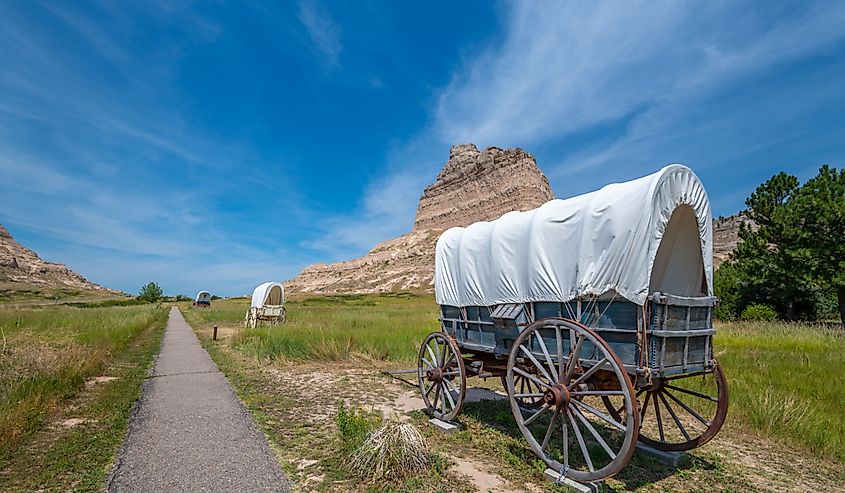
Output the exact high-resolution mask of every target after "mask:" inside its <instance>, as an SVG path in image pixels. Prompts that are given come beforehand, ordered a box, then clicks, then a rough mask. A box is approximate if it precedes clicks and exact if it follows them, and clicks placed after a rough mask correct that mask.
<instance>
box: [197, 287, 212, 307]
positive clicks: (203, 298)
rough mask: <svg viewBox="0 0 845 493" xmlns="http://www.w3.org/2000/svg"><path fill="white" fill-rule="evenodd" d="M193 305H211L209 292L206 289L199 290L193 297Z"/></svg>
mask: <svg viewBox="0 0 845 493" xmlns="http://www.w3.org/2000/svg"><path fill="white" fill-rule="evenodd" d="M194 306H197V307H203V308H207V307H209V306H211V293H209V292H208V291H200V292H199V293H197V297H196V298H194Z"/></svg>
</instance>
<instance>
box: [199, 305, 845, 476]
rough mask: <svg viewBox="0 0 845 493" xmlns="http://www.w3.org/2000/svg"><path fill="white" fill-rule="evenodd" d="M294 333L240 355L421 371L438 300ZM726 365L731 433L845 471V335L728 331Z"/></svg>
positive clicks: (294, 310)
mask: <svg viewBox="0 0 845 493" xmlns="http://www.w3.org/2000/svg"><path fill="white" fill-rule="evenodd" d="M247 305H248V301H247V300H244V299H241V300H226V301H221V302H216V303H214V304H213V306H212V307H211V308H210V309H204V310H185V312H186V316H187V317H188V319H189V321H191V322H192V323H194V324H195V326H196V325H198V324H199V325H202V324H206V325H208V324H211V323H219V324H225V325H227V326H228V327H235V326H236V325H237V324H239V323H240V322H241V321H242V320H243V316H244V312H245V311H246V308H247ZM287 307H288V320H289V322H288V323H287V324H285V325H281V326H276V327H272V328H269V327H263V328H258V329H255V330H249V331H247V330H238V331H236V332H235V334H234V336H233V338H232V341H231V345H232V347H234V348H235V349H237V350H238V351H240V352H241V353H242V354H245V355H247V356H251V357H254V358H256V359H258V360H264V361H268V362H273V361H281V362H284V361H291V360H293V361H308V360H311V361H343V360H350V359H356V358H363V359H370V360H373V359H374V360H384V361H386V362H392V361H397V362H404V363H409V364H411V363H412V362H413V361H414V359H415V357H416V353H417V350H418V348H419V344H420V343H421V341H422V339H423V338H424V337H425V335H426V334H427V333H429V332H431V331H432V330H435V329H437V327H438V323H437V307H436V305H435V303H434V300H433V298H432V297H431V296H419V295H410V294H394V295H383V296H335V297H325V298H311V299H304V300H297V301H289V302H288V304H287ZM717 328H718V333H717V336H716V342H715V347H716V352H717V356H718V358H719V360H720V362H721V364H722V366H723V368H724V369H725V372H726V374H727V378H728V383H729V388H730V411H729V414H728V422H729V425H730V426H732V427H734V428H735V429H740V428H741V429H745V430H749V431H752V432H756V433H759V434H760V435H761V436H766V437H773V438H776V439H781V440H784V441H787V442H789V443H792V444H796V445H798V446H799V447H802V448H805V449H807V450H808V451H812V452H813V453H815V454H818V455H819V456H826V457H833V458H835V459H837V460H838V461H839V462H845V442H843V440H845V438H843V437H845V404H843V403H845V379H843V378H842V377H841V376H842V375H843V374H845V357H843V355H845V332H843V331H841V330H838V329H829V328H823V327H819V326H813V325H798V324H786V323H742V322H735V323H719V324H718V325H717Z"/></svg>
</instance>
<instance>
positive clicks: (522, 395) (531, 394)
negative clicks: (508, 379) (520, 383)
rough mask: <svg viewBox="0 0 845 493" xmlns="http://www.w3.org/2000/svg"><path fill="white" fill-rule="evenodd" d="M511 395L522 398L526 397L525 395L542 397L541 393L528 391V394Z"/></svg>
mask: <svg viewBox="0 0 845 493" xmlns="http://www.w3.org/2000/svg"><path fill="white" fill-rule="evenodd" d="M513 396H514V397H519V398H523V399H524V398H526V397H543V394H536V393H530V394H514V395H513Z"/></svg>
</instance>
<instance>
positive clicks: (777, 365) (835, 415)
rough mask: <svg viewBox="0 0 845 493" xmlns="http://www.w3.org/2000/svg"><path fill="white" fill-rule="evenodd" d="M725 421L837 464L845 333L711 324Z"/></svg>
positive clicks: (843, 447)
mask: <svg viewBox="0 0 845 493" xmlns="http://www.w3.org/2000/svg"><path fill="white" fill-rule="evenodd" d="M717 329H718V331H717V333H716V341H715V347H716V350H717V357H718V359H719V362H720V364H721V365H722V367H723V368H724V369H725V372H726V376H727V378H728V387H729V391H730V412H729V414H728V419H729V420H730V421H732V422H734V423H735V424H737V423H738V424H740V425H742V426H744V427H748V428H751V429H755V430H757V431H758V432H760V433H761V434H762V435H765V436H771V437H775V438H780V439H784V440H786V441H788V442H790V443H793V444H798V445H803V446H804V447H806V448H808V449H810V450H813V451H815V452H816V453H818V454H820V455H825V456H830V457H834V458H836V459H838V460H839V461H845V378H843V377H842V375H845V356H843V355H845V332H843V331H842V329H838V328H830V327H825V326H822V325H813V324H796V323H786V322H732V323H722V324H718V326H717Z"/></svg>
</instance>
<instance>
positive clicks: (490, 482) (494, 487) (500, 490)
mask: <svg viewBox="0 0 845 493" xmlns="http://www.w3.org/2000/svg"><path fill="white" fill-rule="evenodd" d="M446 457H448V458H449V459H450V460H452V461H453V462H454V463H455V472H457V473H458V474H461V475H464V476H467V477H468V478H469V479H470V481H472V484H473V485H475V487H476V488H478V491H483V492H485V493H521V492H523V491H525V490H516V489H512V488H511V487H509V486H508V485H507V483H506V482H505V480H504V479H503V478H502V477H501V476H499V475H497V474H494V473H491V472H488V471H487V469H488V467H489V466H486V465H484V464H482V463H480V462H476V461H471V460H468V459H462V458H460V457H452V456H449V455H447V456H446Z"/></svg>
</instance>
